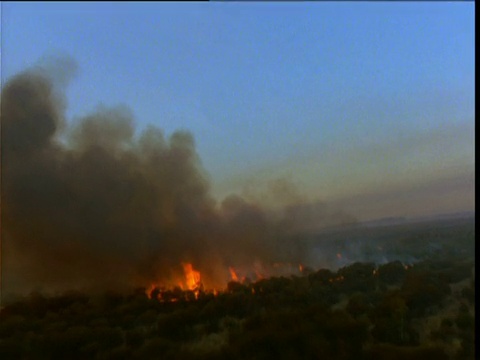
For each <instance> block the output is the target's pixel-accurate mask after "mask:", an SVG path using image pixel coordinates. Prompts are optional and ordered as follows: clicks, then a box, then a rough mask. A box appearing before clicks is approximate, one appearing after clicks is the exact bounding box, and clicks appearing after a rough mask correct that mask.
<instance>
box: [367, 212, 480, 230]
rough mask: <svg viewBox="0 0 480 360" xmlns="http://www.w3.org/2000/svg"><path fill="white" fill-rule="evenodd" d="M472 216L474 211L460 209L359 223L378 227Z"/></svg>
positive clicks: (473, 216) (469, 217) (470, 217)
mask: <svg viewBox="0 0 480 360" xmlns="http://www.w3.org/2000/svg"><path fill="white" fill-rule="evenodd" d="M473 218H475V211H462V212H455V213H443V214H436V215H428V216H417V217H404V216H398V217H385V218H380V219H374V220H368V221H364V222H362V223H361V225H363V226H366V227H378V226H392V225H402V224H413V223H420V222H429V221H442V220H460V219H473Z"/></svg>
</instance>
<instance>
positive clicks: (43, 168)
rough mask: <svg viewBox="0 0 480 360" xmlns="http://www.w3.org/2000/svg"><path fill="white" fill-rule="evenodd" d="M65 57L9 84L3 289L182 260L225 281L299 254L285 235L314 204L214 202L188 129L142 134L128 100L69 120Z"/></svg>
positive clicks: (158, 274) (108, 275)
mask: <svg viewBox="0 0 480 360" xmlns="http://www.w3.org/2000/svg"><path fill="white" fill-rule="evenodd" d="M58 64H62V63H61V62H60V63H56V65H58ZM66 68H68V66H50V67H45V66H43V67H37V68H34V69H30V70H28V71H25V72H23V73H21V74H19V75H17V76H15V77H13V78H12V79H10V80H9V81H8V82H7V83H6V84H5V85H4V87H3V89H2V93H1V101H2V103H1V106H2V108H1V126H2V127H1V166H2V168H1V170H2V173H1V175H2V179H1V180H2V183H1V196H2V198H1V200H2V202H1V211H2V213H1V215H2V217H1V220H2V224H1V225H2V270H3V273H2V281H3V288H4V292H5V291H7V288H12V289H17V290H19V289H25V290H26V289H32V288H41V289H44V290H48V289H65V288H82V289H92V290H94V289H105V288H112V289H118V288H126V287H130V286H136V285H137V286H138V285H144V284H146V283H148V282H149V281H154V280H162V279H164V280H165V281H167V280H168V279H169V278H170V277H171V276H173V275H174V274H173V273H175V272H177V271H178V269H181V263H182V262H191V263H193V264H194V266H195V268H197V269H199V270H200V271H201V273H202V278H203V279H204V280H205V281H210V282H211V283H214V282H217V283H218V282H220V281H226V280H228V271H225V270H226V269H228V266H243V265H248V264H253V263H255V262H256V261H260V262H264V263H269V262H274V261H301V260H302V258H303V257H304V255H305V254H304V250H305V249H303V248H302V247H295V246H293V244H292V243H289V242H288V236H289V235H290V234H291V233H292V231H297V230H298V227H299V224H301V223H302V221H305V219H307V220H309V221H310V220H311V219H308V216H306V215H307V214H306V212H308V211H307V210H308V207H305V206H303V205H301V204H300V205H299V206H290V207H287V210H286V211H285V212H284V213H283V214H284V215H286V216H274V215H272V213H271V211H268V210H267V209H266V208H264V207H262V206H261V205H259V204H258V203H254V202H251V201H248V202H247V201H246V200H244V199H243V198H241V197H239V196H230V197H228V198H226V199H225V200H224V201H223V202H221V204H217V203H216V201H215V199H214V198H213V197H212V196H211V194H210V189H209V181H208V176H207V175H206V174H205V172H204V170H203V169H202V166H201V163H200V161H199V158H198V156H197V153H196V151H195V144H194V139H193V137H192V135H190V134H189V133H188V132H184V131H178V132H175V133H173V134H172V135H171V136H169V137H168V138H166V137H165V136H164V134H163V133H162V131H161V130H159V129H157V128H154V127H150V128H148V129H147V130H145V131H144V132H143V133H142V134H140V135H139V136H135V131H134V130H135V129H134V121H133V118H132V115H131V114H130V112H129V111H128V109H125V108H114V109H101V110H98V111H97V112H95V113H93V114H91V115H89V116H87V117H85V118H83V119H81V121H79V122H78V123H76V125H75V126H74V127H73V128H67V127H66V124H65V121H64V116H65V108H66V102H65V98H64V95H63V91H64V87H65V85H66V82H67V81H66V78H67V77H68V71H67V70H68V69H67V70H66ZM60 138H62V139H63V140H62V141H60ZM310 213H311V212H310ZM299 216H301V217H302V219H298V218H299ZM322 216H323V215H322ZM287 248H288V251H286V250H287ZM223 274H225V275H223Z"/></svg>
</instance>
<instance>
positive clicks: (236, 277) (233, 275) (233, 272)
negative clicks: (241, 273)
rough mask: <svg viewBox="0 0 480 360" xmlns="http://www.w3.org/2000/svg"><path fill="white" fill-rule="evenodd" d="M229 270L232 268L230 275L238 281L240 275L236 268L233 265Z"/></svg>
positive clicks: (233, 279)
mask: <svg viewBox="0 0 480 360" xmlns="http://www.w3.org/2000/svg"><path fill="white" fill-rule="evenodd" d="M228 270H230V276H231V278H232V281H237V282H238V276H237V273H236V272H235V269H234V268H233V267H231V266H230V267H229V268H228Z"/></svg>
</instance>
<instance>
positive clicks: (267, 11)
mask: <svg viewBox="0 0 480 360" xmlns="http://www.w3.org/2000/svg"><path fill="white" fill-rule="evenodd" d="M1 6H2V15H1V16H2V28H1V33H2V47H1V50H2V52H1V55H2V73H1V77H2V83H3V82H4V81H5V80H6V79H8V78H9V77H11V76H13V75H14V74H16V73H18V72H20V71H22V70H24V69H26V68H27V67H30V66H32V65H35V64H36V63H37V62H38V61H39V60H40V59H42V57H45V56H51V55H59V54H60V55H61V54H66V55H68V56H71V57H72V58H73V59H74V60H75V61H76V63H77V65H78V72H77V73H76V76H75V77H74V79H73V80H72V81H71V83H70V84H69V86H68V88H67V99H68V108H67V118H68V121H70V122H75V120H76V119H78V118H79V117H81V116H84V115H87V114H88V113H90V112H92V111H94V110H95V108H96V107H98V106H99V105H103V106H108V107H111V106H118V105H126V106H128V107H129V108H130V109H131V111H132V112H133V114H134V116H135V121H136V125H137V129H138V131H140V130H141V129H143V128H144V127H146V126H147V125H148V124H153V125H155V126H158V127H160V128H161V129H163V130H164V132H165V133H166V134H167V135H168V134H171V133H172V132H173V131H175V130H177V129H187V130H189V131H191V132H192V133H193V135H194V136H195V139H196V144H197V150H198V152H199V155H200V157H201V159H202V164H203V166H204V167H205V169H206V170H207V172H208V173H209V175H210V178H211V181H212V192H213V193H214V194H215V195H216V196H217V197H218V198H219V199H221V198H222V197H223V196H225V195H226V194H228V193H231V192H236V193H241V194H244V195H245V196H247V197H248V196H251V197H261V196H262V195H261V193H262V191H264V190H265V189H268V184H269V183H270V182H271V181H273V180H275V179H279V178H282V179H287V180H288V181H290V182H292V183H293V184H294V185H295V186H296V187H297V191H298V192H299V193H301V194H303V195H304V196H306V197H308V198H309V199H311V200H321V201H326V202H330V203H332V204H333V205H337V206H341V207H342V208H343V209H344V210H345V211H351V212H352V213H353V214H354V215H356V216H357V217H359V218H360V219H368V218H374V217H382V216H397V215H407V216H414V215H424V214H431V213H441V212H450V211H464V210H473V209H474V199H473V196H474V166H475V159H474V117H475V110H474V108H475V107H474V104H475V103H474V98H475V96H474V95H475V94H474V91H475V88H474V75H475V46H474V42H475V37H474V3H473V2H418V3H417V2H405V3H403V2H393V3H387V2H381V3H377V2H359V3H354V2H298V3H294V2H279V3H272V2H258V3H256V2H248V3H240V2H233V3H222V2H218V3H150V2H149V3H107V2H105V3H96V2H86V3H70V2H68V3H56V2H52V3H43V2H39V3H20V2H18V3H15V2H3V3H2V5H1Z"/></svg>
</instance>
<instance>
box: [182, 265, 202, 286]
mask: <svg viewBox="0 0 480 360" xmlns="http://www.w3.org/2000/svg"><path fill="white" fill-rule="evenodd" d="M182 265H183V271H184V272H185V282H186V285H187V288H188V290H196V289H198V288H199V287H200V272H199V271H196V270H194V269H193V266H192V264H190V263H182Z"/></svg>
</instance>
